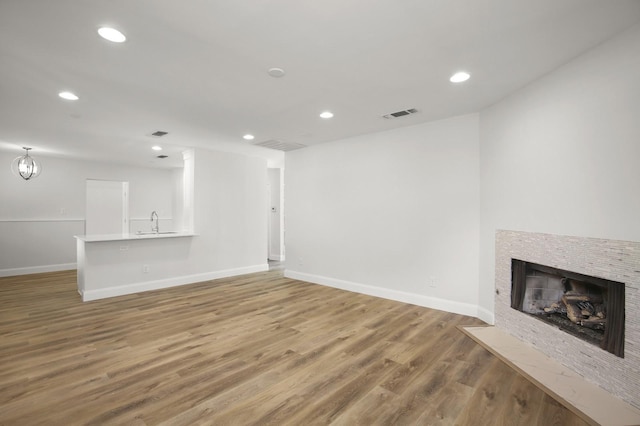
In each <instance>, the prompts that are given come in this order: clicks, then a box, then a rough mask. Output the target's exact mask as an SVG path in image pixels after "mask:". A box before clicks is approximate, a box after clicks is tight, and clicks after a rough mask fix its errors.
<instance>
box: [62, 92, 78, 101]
mask: <svg viewBox="0 0 640 426" xmlns="http://www.w3.org/2000/svg"><path fill="white" fill-rule="evenodd" d="M58 96H60V97H61V98H62V99H66V100H68V101H77V100H78V99H80V98H78V96H77V95H76V94H75V93H71V92H60V93H58Z"/></svg>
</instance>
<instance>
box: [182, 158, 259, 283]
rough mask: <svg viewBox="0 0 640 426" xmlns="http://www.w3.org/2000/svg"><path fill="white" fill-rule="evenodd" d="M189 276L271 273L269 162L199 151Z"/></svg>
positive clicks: (196, 165) (195, 178)
mask: <svg viewBox="0 0 640 426" xmlns="http://www.w3.org/2000/svg"><path fill="white" fill-rule="evenodd" d="M194 159H195V164H194V192H193V200H194V207H193V221H194V231H195V233H196V234H197V235H198V236H197V237H195V238H194V239H193V246H192V248H191V253H190V258H189V262H190V267H189V273H191V274H194V273H208V272H211V271H218V270H230V269H238V268H246V267H256V268H258V267H260V268H263V269H267V268H268V265H267V256H268V255H267V220H266V217H265V216H266V212H267V205H268V202H267V160H266V159H264V158H257V157H248V156H244V155H240V154H232V153H224V152H216V151H207V150H202V149H196V150H194Z"/></svg>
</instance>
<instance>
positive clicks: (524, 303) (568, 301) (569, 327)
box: [511, 259, 625, 358]
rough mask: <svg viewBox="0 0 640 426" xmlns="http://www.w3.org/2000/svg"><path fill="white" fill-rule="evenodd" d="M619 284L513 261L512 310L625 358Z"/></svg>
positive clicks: (622, 293) (620, 288) (621, 296)
mask: <svg viewBox="0 0 640 426" xmlns="http://www.w3.org/2000/svg"><path fill="white" fill-rule="evenodd" d="M624 288H625V285H624V284H623V283H620V282H616V281H610V280H605V279H602V278H598V277H593V276H587V275H583V274H579V273H576V272H571V271H565V270H562V269H558V268H553V267H550V266H545V265H539V264H536V263H532V262H526V261H523V260H518V259H511V307H512V308H513V309H516V310H519V311H521V312H523V313H525V314H528V315H531V316H533V317H535V318H537V319H539V320H542V321H544V322H546V323H548V324H551V325H553V326H556V327H558V328H560V329H561V330H563V331H565V332H567V333H570V334H572V335H574V336H576V337H578V338H580V339H582V340H585V341H587V342H589V343H592V344H594V345H597V346H600V347H601V348H602V349H604V350H606V351H608V352H611V353H612V354H614V355H616V356H619V357H621V358H624V321H625V313H624V306H625V300H624Z"/></svg>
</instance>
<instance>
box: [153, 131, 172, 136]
mask: <svg viewBox="0 0 640 426" xmlns="http://www.w3.org/2000/svg"><path fill="white" fill-rule="evenodd" d="M168 134H169V132H163V131H162V130H156V131H155V132H153V133H151V136H155V137H157V138H161V137H163V136H165V135H168Z"/></svg>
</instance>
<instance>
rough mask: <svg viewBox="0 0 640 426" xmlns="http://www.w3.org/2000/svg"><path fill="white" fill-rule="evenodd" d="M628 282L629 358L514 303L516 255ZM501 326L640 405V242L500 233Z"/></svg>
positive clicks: (498, 324)
mask: <svg viewBox="0 0 640 426" xmlns="http://www.w3.org/2000/svg"><path fill="white" fill-rule="evenodd" d="M512 258H515V259H520V260H524V261H529V262H535V263H539V264H542V265H548V266H552V267H555V268H559V269H565V270H568V271H573V272H579V273H581V274H585V275H592V276H595V277H599V278H604V279H608V280H612V281H619V282H622V283H625V342H624V358H619V357H617V356H615V355H613V354H611V353H609V352H607V351H605V350H603V349H600V348H599V347H598V346H595V345H592V344H590V343H587V342H585V341H583V340H580V339H578V338H577V337H574V336H572V335H570V334H568V333H565V332H563V331H561V330H559V329H558V328H557V327H554V326H553V325H550V324H546V323H544V322H542V321H540V320H537V319H535V318H533V317H530V316H529V315H526V314H523V313H522V312H519V311H517V310H515V309H511V259H512ZM495 302H496V304H495V324H496V327H498V328H500V329H502V330H504V331H506V332H507V333H509V334H511V335H513V336H515V337H517V338H519V339H520V340H523V341H525V342H528V343H529V344H531V345H533V346H535V347H536V348H537V349H538V350H540V351H542V352H543V353H545V354H546V355H547V356H549V357H550V358H552V359H554V360H556V361H558V362H560V363H562V364H564V365H565V366H567V367H569V368H571V369H572V370H574V371H576V372H577V373H578V374H581V375H582V376H583V377H584V378H585V379H587V380H588V381H590V382H593V383H595V384H597V385H599V386H600V387H602V388H604V389H605V390H607V391H608V392H610V393H612V394H614V395H616V396H618V397H619V398H622V399H623V400H625V401H627V402H628V403H629V404H631V405H633V406H634V407H636V408H640V242H631V241H615V240H602V239H596V238H582V237H568V236H562V235H551V234H538V233H529V232H519V231H503V230H500V231H497V233H496V300H495Z"/></svg>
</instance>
